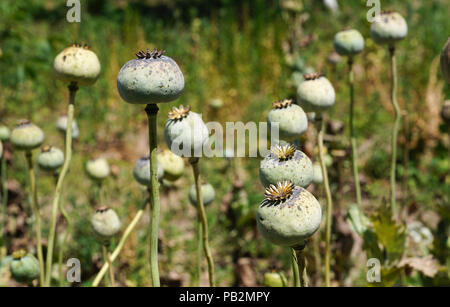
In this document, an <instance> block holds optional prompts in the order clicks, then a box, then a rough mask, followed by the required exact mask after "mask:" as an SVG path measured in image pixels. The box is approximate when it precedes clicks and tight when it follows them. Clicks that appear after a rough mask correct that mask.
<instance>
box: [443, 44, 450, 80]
mask: <svg viewBox="0 0 450 307" xmlns="http://www.w3.org/2000/svg"><path fill="white" fill-rule="evenodd" d="M441 70H442V74H443V75H444V78H445V80H447V82H448V83H450V37H449V39H448V40H447V43H446V44H445V46H444V48H443V49H442V53H441Z"/></svg>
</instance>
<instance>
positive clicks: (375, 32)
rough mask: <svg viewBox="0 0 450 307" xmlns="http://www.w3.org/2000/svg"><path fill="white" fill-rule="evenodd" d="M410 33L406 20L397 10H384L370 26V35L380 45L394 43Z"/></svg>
mask: <svg viewBox="0 0 450 307" xmlns="http://www.w3.org/2000/svg"><path fill="white" fill-rule="evenodd" d="M407 34H408V24H407V23H406V20H405V19H404V18H403V17H402V16H401V15H400V14H399V13H396V12H382V13H381V14H380V16H379V17H378V18H376V19H375V21H374V22H373V23H372V25H371V27H370V35H371V37H372V39H373V40H374V42H375V43H377V44H379V45H394V44H395V43H397V42H398V41H401V40H402V39H404V38H405V37H406V35H407Z"/></svg>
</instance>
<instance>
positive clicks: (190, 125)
mask: <svg viewBox="0 0 450 307" xmlns="http://www.w3.org/2000/svg"><path fill="white" fill-rule="evenodd" d="M208 136H209V131H208V127H206V125H205V123H204V122H203V120H202V117H201V116H200V114H197V113H195V112H192V111H191V108H190V107H189V106H187V107H186V108H185V107H183V106H181V105H180V107H179V108H176V107H173V109H172V111H171V112H169V119H168V120H167V121H166V125H165V127H164V138H165V140H166V144H167V146H168V147H169V149H170V150H171V151H172V152H173V153H174V154H176V155H178V156H181V157H199V156H201V154H202V153H203V146H204V144H206V143H207V142H208Z"/></svg>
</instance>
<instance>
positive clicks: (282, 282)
mask: <svg viewBox="0 0 450 307" xmlns="http://www.w3.org/2000/svg"><path fill="white" fill-rule="evenodd" d="M264 286H265V287H287V286H288V282H287V279H286V276H284V274H283V273H282V272H281V273H278V272H267V273H266V274H264Z"/></svg>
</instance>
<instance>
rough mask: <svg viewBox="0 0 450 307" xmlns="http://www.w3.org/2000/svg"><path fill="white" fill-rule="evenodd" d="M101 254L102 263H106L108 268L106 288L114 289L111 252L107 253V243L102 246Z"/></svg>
mask: <svg viewBox="0 0 450 307" xmlns="http://www.w3.org/2000/svg"><path fill="white" fill-rule="evenodd" d="M102 252H103V261H104V262H105V263H108V267H109V270H108V271H109V278H108V286H109V287H114V284H115V281H114V267H113V265H112V261H111V252H110V251H109V243H106V244H103V246H102Z"/></svg>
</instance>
